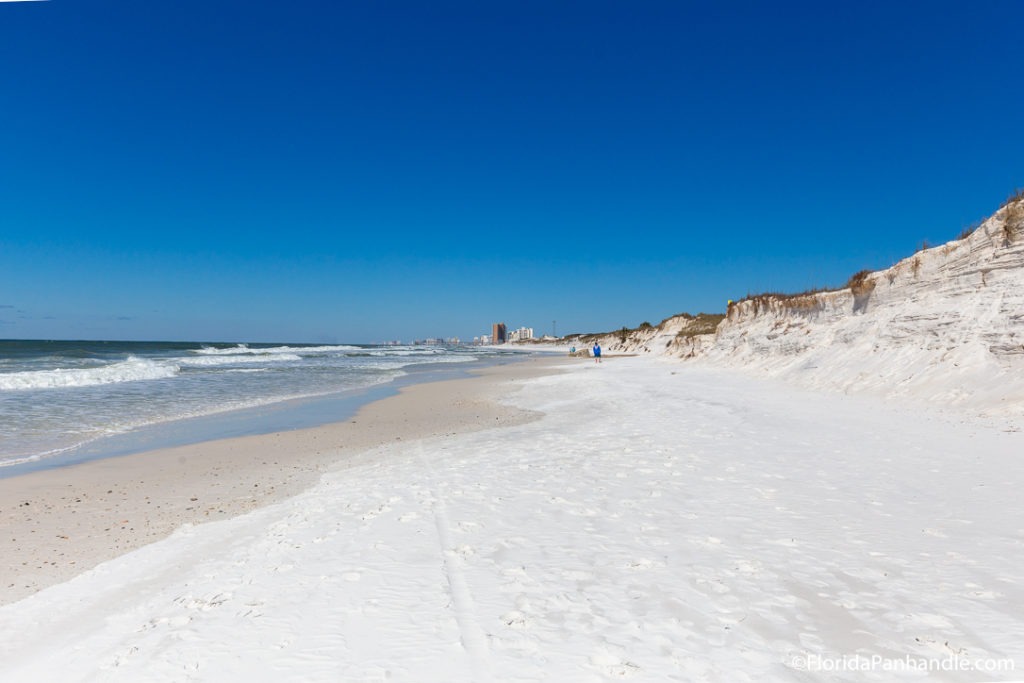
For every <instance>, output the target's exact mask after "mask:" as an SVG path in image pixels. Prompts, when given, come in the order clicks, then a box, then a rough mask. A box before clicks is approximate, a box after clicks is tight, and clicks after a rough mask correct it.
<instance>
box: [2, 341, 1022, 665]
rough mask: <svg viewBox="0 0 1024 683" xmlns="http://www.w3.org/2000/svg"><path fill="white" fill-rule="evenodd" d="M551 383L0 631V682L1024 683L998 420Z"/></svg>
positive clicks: (617, 366) (201, 535) (1014, 496)
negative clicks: (898, 682)
mask: <svg viewBox="0 0 1024 683" xmlns="http://www.w3.org/2000/svg"><path fill="white" fill-rule="evenodd" d="M566 369H567V370H568V371H567V372H566V373H564V374H557V375H548V376H542V377H536V378H534V379H529V380H521V381H519V384H520V385H521V386H522V390H521V391H518V392H517V393H515V394H512V395H511V397H510V398H509V399H508V400H509V401H510V402H511V403H513V404H514V405H516V406H519V407H524V408H525V407H529V408H530V409H533V410H539V411H542V412H543V413H544V415H543V417H542V418H540V419H539V420H535V421H532V422H528V423H524V424H519V425H514V426H509V427H506V428H502V429H496V430H486V431H477V432H473V433H452V434H436V435H434V436H429V437H426V438H423V439H418V440H414V441H405V440H403V441H400V442H399V441H393V442H390V443H387V444H381V445H379V446H377V447H376V448H373V449H371V450H370V451H368V452H367V454H366V457H365V458H363V459H362V460H361V461H360V462H358V463H352V464H350V466H347V467H346V468H345V469H343V470H338V471H334V472H329V473H327V474H325V475H324V476H323V478H322V479H321V481H320V482H319V484H317V485H316V486H314V487H312V488H310V489H308V490H307V491H305V492H303V493H301V494H299V495H298V496H295V497H293V498H290V499H288V500H284V501H281V502H278V503H275V504H273V505H269V506H266V507H263V508H261V509H259V510H257V511H255V512H252V513H250V514H246V515H241V516H238V517H235V518H233V519H229V520H225V521H220V522H216V523H211V524H204V525H200V526H192V525H189V526H186V527H184V528H182V529H180V530H179V531H177V532H176V533H174V534H173V535H171V536H170V537H169V538H167V539H165V540H163V541H160V542H158V543H154V544H151V545H148V546H146V547H144V548H141V549H139V550H136V551H134V552H132V553H130V554H128V555H124V556H122V557H119V558H116V559H114V560H111V561H109V562H106V563H104V564H102V565H100V566H98V567H97V568H96V569H94V570H92V571H90V572H87V573H84V574H82V575H80V576H78V577H76V578H75V579H73V580H71V581H69V582H66V583H63V584H60V585H56V586H53V587H51V588H48V589H46V590H44V591H42V592H40V593H38V594H36V595H34V596H32V597H31V598H28V599H26V600H22V601H20V602H18V603H15V604H12V605H8V606H6V607H4V608H2V609H0V677H2V678H4V679H5V680H25V679H30V678H36V679H39V678H42V679H49V680H58V679H59V680H84V679H92V678H95V677H99V678H100V679H101V680H125V681H128V680H148V681H180V680H209V681H214V680H249V681H300V680H301V681H336V680H405V681H422V680H491V679H493V680H538V679H546V680H592V679H596V680H603V679H608V678H615V679H618V678H622V677H633V678H634V679H635V680H671V679H675V680H720V681H754V680H757V681H765V680H778V681H793V680H798V681H799V680H805V681H813V680H821V673H820V672H814V671H811V672H806V671H804V669H806V668H808V666H813V663H814V661H815V660H813V659H808V657H812V656H818V657H825V658H828V657H842V656H864V657H871V656H878V657H881V658H884V659H885V660H886V661H890V660H891V661H895V660H897V659H903V658H919V659H920V660H922V661H935V662H939V661H942V660H944V659H945V658H949V657H959V658H962V659H964V660H965V661H969V662H971V663H972V665H974V664H976V663H979V662H980V664H977V665H978V666H984V665H985V662H989V664H988V665H989V666H992V665H993V664H991V663H992V662H995V661H997V660H998V661H1003V662H1004V664H1003V666H1007V664H1005V662H1007V661H1010V663H1015V664H1016V666H1018V667H1020V666H1024V658H1022V657H1021V643H1022V642H1024V618H1022V617H1021V614H1022V613H1024V573H1022V570H1021V567H1024V548H1022V544H1021V529H1020V528H1019V523H1018V522H1017V520H1016V518H1015V517H1014V516H1012V515H1007V514H1005V511H1006V510H1009V509H1014V506H1015V505H1016V503H1017V501H1018V499H1019V486H1018V485H1017V482H1019V481H1021V479H1022V476H1024V462H1022V461H1021V460H1020V458H1019V457H1018V455H1019V453H1020V450H1021V444H1022V442H1021V434H1020V433H1019V432H1016V431H1007V430H1012V427H1009V426H1008V425H1007V423H1005V422H982V421H977V420H975V421H971V422H966V423H965V422H962V421H959V420H956V419H952V418H949V417H943V416H941V415H938V414H935V413H930V412H924V411H923V409H921V408H899V407H894V406H893V405H891V404H884V403H882V402H879V401H877V400H874V399H867V398H857V397H848V396H842V395H835V394H817V393H810V392H807V391H805V390H803V389H799V388H795V387H793V386H791V385H786V384H782V383H779V382H775V381H769V380H752V379H749V378H746V377H743V376H740V375H737V374H735V373H729V372H726V371H722V370H717V369H713V368H701V367H697V366H693V365H679V364H677V363H668V362H665V361H659V360H656V359H651V358H643V357H639V358H622V359H616V360H615V361H613V362H609V363H606V364H603V365H601V366H597V365H594V364H587V363H574V364H571V365H567V367H566ZM1014 658H1015V661H1012V660H1014ZM819 661H820V660H819ZM830 676H831V678H832V679H834V680H851V681H852V680H857V681H864V680H869V681H870V680H877V681H883V680H893V678H894V676H893V674H892V673H891V671H887V670H882V669H881V668H878V669H876V670H869V671H863V670H857V671H846V672H833V673H831V674H830ZM1005 677H1006V674H1002V675H1000V674H993V672H992V671H988V672H986V673H985V674H984V675H981V676H980V677H979V674H978V673H977V671H969V670H968V671H945V672H941V673H940V674H938V676H937V677H935V678H934V679H935V680H949V681H965V682H966V681H977V680H983V679H984V680H998V679H1000V678H1005Z"/></svg>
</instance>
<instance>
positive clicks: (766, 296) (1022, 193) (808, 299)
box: [729, 188, 1024, 312]
mask: <svg viewBox="0 0 1024 683" xmlns="http://www.w3.org/2000/svg"><path fill="white" fill-rule="evenodd" d="M999 209H1000V211H1001V212H1002V216H1001V218H1002V229H1001V230H1002V237H1003V242H1004V243H1005V244H1006V245H1009V244H1012V243H1013V242H1014V241H1015V240H1017V239H1018V238H1019V237H1021V236H1022V234H1024V188H1022V189H1017V190H1014V191H1013V192H1012V193H1010V196H1009V197H1007V199H1006V201H1004V202H1003V203H1002V205H1001V206H1000V207H999ZM996 215H997V216H998V215H999V214H998V212H997V214H996ZM983 223H984V221H977V222H975V223H972V224H971V225H969V226H967V227H965V228H964V229H963V230H961V232H960V234H959V235H958V236H957V238H956V240H964V239H967V238H968V237H970V236H971V235H973V234H974V233H975V232H976V231H977V230H978V228H980V227H981V225H982V224H983ZM934 246H935V245H932V244H930V243H929V242H928V240H923V241H922V242H921V244H920V246H918V247H917V249H915V250H914V254H915V256H914V257H913V259H912V260H910V262H909V263H910V270H911V272H912V273H913V275H914V277H918V275H919V274H920V271H921V258H920V256H917V254H920V253H921V252H923V251H927V250H928V249H932V248H933V247H934ZM947 248H948V245H947ZM890 270H891V269H890ZM874 272H876V271H873V270H860V271H857V272H856V273H854V274H853V275H852V276H851V277H850V279H849V280H847V282H846V284H845V285H843V286H842V287H814V288H811V289H807V290H804V291H802V292H792V293H788V292H761V293H759V294H752V293H749V292H748V293H747V295H746V296H745V297H743V298H742V299H740V300H739V301H733V302H730V304H729V311H732V309H733V307H734V306H736V305H737V304H740V303H744V302H753V306H754V310H755V312H758V311H760V310H761V309H762V308H766V307H768V306H769V305H770V304H772V303H774V304H775V305H779V306H782V307H783V308H788V309H791V310H800V311H811V310H814V309H815V308H817V307H818V306H820V304H821V300H820V297H819V296H818V295H820V294H829V293H832V292H839V291H842V290H844V289H849V290H850V291H851V292H852V293H853V295H854V296H855V297H858V298H863V297H865V296H866V295H869V294H870V293H871V292H872V291H873V290H874V288H875V285H876V282H875V279H874V278H871V277H870V276H871V275H872V274H873V273H874ZM893 278H894V275H892V274H890V276H889V282H890V283H891V282H892V281H893Z"/></svg>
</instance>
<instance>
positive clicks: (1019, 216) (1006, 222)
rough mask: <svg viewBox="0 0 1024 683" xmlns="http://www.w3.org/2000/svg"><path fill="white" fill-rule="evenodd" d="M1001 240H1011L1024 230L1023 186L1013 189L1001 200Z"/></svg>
mask: <svg viewBox="0 0 1024 683" xmlns="http://www.w3.org/2000/svg"><path fill="white" fill-rule="evenodd" d="M1000 208H1002V209H1003V240H1004V241H1005V242H1007V243H1010V242H1013V241H1014V240H1015V239H1016V238H1017V237H1018V236H1019V235H1020V233H1021V231H1022V230H1024V188H1022V189H1019V190H1014V191H1013V193H1011V194H1010V196H1009V197H1008V198H1007V199H1006V201H1005V202H1003V205H1002V207H1000Z"/></svg>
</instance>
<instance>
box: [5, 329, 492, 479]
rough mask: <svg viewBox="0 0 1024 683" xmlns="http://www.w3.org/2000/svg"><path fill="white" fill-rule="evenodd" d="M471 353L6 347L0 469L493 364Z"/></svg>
mask: <svg viewBox="0 0 1024 683" xmlns="http://www.w3.org/2000/svg"><path fill="white" fill-rule="evenodd" d="M501 355H508V354H507V353H506V354H503V353H502V352H500V351H494V350H491V349H483V348H480V347H472V346H462V345H458V346H397V347H396V346H388V347H384V346H369V345H348V344H342V345H312V344H206V343H201V342H196V343H188V342H96V341H82V342H76V341H56V342H49V341H0V466H5V465H12V464H16V463H25V462H31V461H37V460H40V459H45V458H48V457H52V456H56V455H59V454H67V453H69V452H71V451H74V450H76V449H82V448H83V447H85V445H86V444H90V443H93V442H95V441H97V440H99V439H103V438H104V437H109V436H112V435H117V434H126V433H130V432H133V431H136V430H139V429H140V428H143V427H147V426H151V425H158V424H162V423H168V422H171V421H175V420H181V419H183V418H194V417H202V416H210V415H216V414H219V413H227V412H229V411H240V410H244V409H251V408H256V407H259V406H271V405H275V404H280V403H284V402H289V401H294V400H296V399H301V398H309V397H315V396H328V395H331V394H336V393H339V392H350V391H352V390H356V389H360V388H368V387H374V386H378V385H382V384H385V383H388V382H391V381H392V380H394V379H396V378H399V377H402V376H404V375H406V374H408V373H409V372H410V371H412V370H413V369H416V368H421V369H422V368H423V367H425V366H433V365H434V364H438V363H467V362H471V361H474V360H478V359H486V358H495V357H498V356H501Z"/></svg>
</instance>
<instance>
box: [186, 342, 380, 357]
mask: <svg viewBox="0 0 1024 683" xmlns="http://www.w3.org/2000/svg"><path fill="white" fill-rule="evenodd" d="M332 351H362V349H361V348H360V347H358V346H349V345H347V344H338V345H334V346H269V347H264V348H255V349H251V348H249V346H248V345H246V344H239V345H238V346H229V347H227V348H218V347H214V346H204V347H203V348H201V349H195V350H193V353H197V354H200V355H204V356H224V355H233V354H242V353H252V354H274V353H291V354H295V353H331V352H332Z"/></svg>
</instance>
